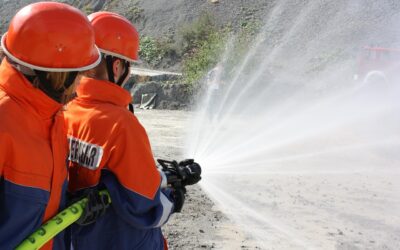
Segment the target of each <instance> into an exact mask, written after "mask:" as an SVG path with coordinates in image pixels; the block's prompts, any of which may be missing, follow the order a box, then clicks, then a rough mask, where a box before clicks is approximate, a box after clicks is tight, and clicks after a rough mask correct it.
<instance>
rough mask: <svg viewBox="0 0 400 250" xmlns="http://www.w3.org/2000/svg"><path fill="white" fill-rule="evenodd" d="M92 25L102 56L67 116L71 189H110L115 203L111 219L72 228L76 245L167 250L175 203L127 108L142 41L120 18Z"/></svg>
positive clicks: (102, 17) (97, 19) (106, 15)
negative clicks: (168, 225)
mask: <svg viewBox="0 0 400 250" xmlns="http://www.w3.org/2000/svg"><path fill="white" fill-rule="evenodd" d="M89 20H90V22H91V23H92V25H93V28H94V30H95V36H96V44H97V46H98V47H99V49H100V51H101V52H102V55H103V57H102V61H101V63H100V64H99V66H97V67H96V68H95V69H93V70H89V71H88V72H86V73H85V75H86V76H84V77H82V79H81V81H80V84H79V87H78V88H77V98H75V99H74V100H73V101H71V103H69V105H68V106H67V109H66V111H65V119H66V126H67V131H68V140H69V147H70V154H69V157H68V160H69V164H70V171H69V173H70V188H69V189H70V191H72V192H74V193H75V194H78V196H79V193H81V192H86V191H87V190H90V189H89V188H92V189H94V188H95V189H103V188H106V189H107V190H108V192H109V194H110V197H111V201H112V203H111V207H110V208H109V209H107V211H106V212H105V214H104V216H101V217H98V218H96V217H97V216H89V217H88V219H83V220H81V222H79V224H80V225H81V226H80V225H75V226H73V227H72V245H73V247H74V249H75V250H79V249H146V250H151V249H164V247H165V248H166V247H167V246H166V245H165V244H164V239H163V236H162V233H161V228H160V227H161V226H162V225H163V224H164V223H165V222H166V221H167V220H168V218H169V216H170V214H171V213H172V212H173V211H174V200H173V198H172V193H171V192H170V191H168V190H164V191H163V190H161V189H162V188H161V187H160V186H161V180H162V177H161V175H160V172H159V171H158V170H157V168H156V165H155V162H154V158H153V154H152V151H151V148H150V143H149V140H148V137H147V134H146V132H145V130H144V128H143V127H142V126H141V124H140V123H139V121H138V120H137V118H136V117H135V116H134V115H133V114H132V113H131V112H129V110H128V109H127V105H128V104H129V103H130V101H131V96H130V93H129V92H128V91H127V90H125V89H123V88H122V86H123V84H124V83H125V82H126V81H127V79H128V75H129V70H130V63H131V62H134V61H136V60H137V59H138V49H139V35H138V33H137V31H136V29H135V27H134V26H133V25H132V24H131V23H130V22H129V21H128V20H127V19H125V18H124V17H122V16H120V15H118V14H115V13H110V12H97V13H93V14H91V15H89ZM182 202H183V200H182ZM181 205H182V204H178V206H181ZM94 221H95V222H96V223H92V222H94ZM91 223H92V224H91ZM82 225H84V226H82Z"/></svg>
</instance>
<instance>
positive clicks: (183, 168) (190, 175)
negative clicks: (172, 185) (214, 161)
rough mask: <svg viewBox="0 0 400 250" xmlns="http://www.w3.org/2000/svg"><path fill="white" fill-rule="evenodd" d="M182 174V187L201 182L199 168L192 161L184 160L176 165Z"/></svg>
mask: <svg viewBox="0 0 400 250" xmlns="http://www.w3.org/2000/svg"><path fill="white" fill-rule="evenodd" d="M178 166H179V169H180V172H181V173H182V185H183V186H187V185H193V184H196V183H197V182H199V181H200V180H201V167H200V165H199V164H198V163H197V162H195V161H194V160H193V159H186V160H183V161H180V162H179V163H178Z"/></svg>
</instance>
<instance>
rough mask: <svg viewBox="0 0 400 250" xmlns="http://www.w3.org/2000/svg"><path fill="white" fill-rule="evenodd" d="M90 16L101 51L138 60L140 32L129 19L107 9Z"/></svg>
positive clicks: (122, 57)
mask: <svg viewBox="0 0 400 250" xmlns="http://www.w3.org/2000/svg"><path fill="white" fill-rule="evenodd" d="M88 18H89V21H90V22H91V23H92V26H93V28H94V32H95V37H96V45H97V46H98V47H99V49H100V51H101V52H103V53H104V54H107V55H111V56H115V57H119V58H121V59H124V60H127V61H129V62H135V61H137V60H138V58H139V57H138V52H139V33H138V32H137V31H136V28H135V27H134V26H133V25H132V24H131V22H130V21H129V20H128V19H126V18H125V17H123V16H120V15H118V14H116V13H112V12H107V11H100V12H95V13H93V14H90V15H89V16H88Z"/></svg>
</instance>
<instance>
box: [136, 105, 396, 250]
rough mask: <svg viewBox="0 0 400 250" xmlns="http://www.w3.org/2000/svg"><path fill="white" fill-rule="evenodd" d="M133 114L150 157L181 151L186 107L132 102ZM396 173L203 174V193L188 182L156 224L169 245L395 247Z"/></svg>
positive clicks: (172, 156)
mask: <svg viewBox="0 0 400 250" xmlns="http://www.w3.org/2000/svg"><path fill="white" fill-rule="evenodd" d="M136 115H137V116H138V118H139V120H140V121H141V122H142V124H143V125H144V126H145V128H146V129H147V131H148V134H149V136H150V140H151V143H152V145H153V149H154V154H155V156H156V157H160V158H166V159H178V160H179V159H181V158H182V157H181V152H182V149H183V148H182V147H183V145H184V143H183V139H184V131H185V126H186V121H187V120H188V119H189V118H190V117H191V116H192V115H193V114H192V113H190V112H185V111H158V110H153V111H143V110H137V111H136ZM222 177H223V178H222ZM399 178H400V176H399V175H398V174H396V175H388V174H380V175H377V174H371V173H366V174H337V175H325V174H321V175H318V174H317V175H300V174H299V175H279V174H277V175H274V174H270V175H267V176H262V175H260V176H256V177H255V176H250V175H249V178H246V177H245V176H241V177H240V178H239V179H237V178H236V177H235V175H232V176H229V175H225V176H218V175H217V176H207V178H204V180H203V184H204V183H206V182H207V185H205V186H204V188H207V189H204V190H206V191H208V192H207V194H211V196H208V195H207V194H206V192H205V191H204V190H203V189H202V188H200V186H198V185H195V186H192V187H189V188H188V197H187V201H186V204H185V207H184V209H183V211H182V213H181V214H176V215H174V216H173V217H172V218H171V220H170V221H169V222H168V224H167V225H166V226H165V227H164V232H165V235H166V237H167V239H168V240H169V246H170V249H340V250H361V249H384V250H386V249H393V250H395V249H400V212H399V211H400V182H399V181H398V180H399ZM221 187H224V188H223V189H220V188H221ZM226 190H229V194H228V193H224V192H225V191H226ZM249 190H250V191H251V190H253V191H254V192H249ZM232 194H234V196H233V195H232ZM210 197H211V198H213V200H214V199H215V200H219V201H221V202H222V203H223V204H219V205H216V204H215V203H214V202H213V201H212V200H211V199H210ZM243 201H244V203H243ZM256 207H262V208H263V209H257V208H256ZM221 211H224V213H222V212H221ZM227 215H229V218H233V219H236V222H233V221H232V220H231V219H228V218H227ZM238 221H239V223H237V222H238ZM238 225H241V226H238ZM250 234H252V235H253V236H255V238H256V239H254V238H252V237H250V236H249V235H250Z"/></svg>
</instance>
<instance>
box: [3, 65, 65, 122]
mask: <svg viewBox="0 0 400 250" xmlns="http://www.w3.org/2000/svg"><path fill="white" fill-rule="evenodd" d="M0 89H2V90H3V91H4V92H6V93H7V95H9V96H10V97H11V98H12V99H13V100H15V101H16V102H18V103H21V104H22V105H23V107H24V108H27V109H33V110H34V113H36V114H37V115H39V117H41V118H43V119H49V118H51V117H52V116H54V115H55V114H56V113H57V112H58V111H59V110H60V109H61V107H62V104H61V103H58V102H56V101H54V100H53V99H51V98H50V97H49V96H47V95H46V94H45V93H44V92H43V91H41V90H40V89H38V88H36V87H34V86H33V85H32V84H31V83H30V82H29V81H28V80H27V79H26V78H25V76H24V75H23V74H22V73H21V72H19V71H18V70H16V69H15V68H14V67H13V66H12V65H11V64H10V63H9V62H8V61H7V59H6V58H4V60H3V62H2V64H1V66H0Z"/></svg>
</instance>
